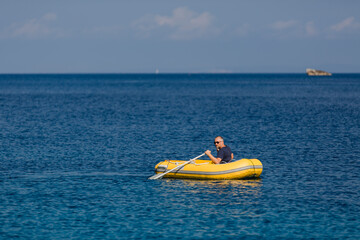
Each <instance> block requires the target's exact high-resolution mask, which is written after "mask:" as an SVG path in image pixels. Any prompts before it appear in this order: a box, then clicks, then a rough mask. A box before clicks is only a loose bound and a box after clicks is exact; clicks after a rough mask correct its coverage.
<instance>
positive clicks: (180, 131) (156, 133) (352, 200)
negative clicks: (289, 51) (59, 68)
mask: <svg viewBox="0 0 360 240" xmlns="http://www.w3.org/2000/svg"><path fill="white" fill-rule="evenodd" d="M218 135H221V136H223V137H224V139H225V143H226V144H227V145H229V146H230V147H231V148H232V150H233V152H234V155H235V159H241V158H258V159H260V160H261V161H262V163H263V166H264V170H263V174H262V175H261V178H260V179H254V180H236V181H235V180H231V181H230V180H227V181H225V180H218V181H199V180H176V179H174V180H169V179H162V180H148V177H150V176H152V175H153V174H154V172H153V171H154V166H155V164H156V163H158V162H159V161H162V160H164V159H184V160H188V159H190V158H193V157H195V156H198V155H200V154H201V153H203V152H204V151H205V150H207V149H210V150H211V151H215V148H214V146H213V144H212V143H213V139H214V137H216V136H218ZM0 139H1V141H0V163H1V165H0V238H1V239H259V238H260V239H339V238H344V239H360V193H359V192H360V176H359V174H360V173H359V170H360V74H334V75H333V76H331V77H307V76H306V75H305V74H157V75H155V74H98V75H96V74H78V75H76V74H75V75H71V74H68V75H56V74H54V75H48V74H40V75H0Z"/></svg>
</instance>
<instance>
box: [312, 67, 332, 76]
mask: <svg viewBox="0 0 360 240" xmlns="http://www.w3.org/2000/svg"><path fill="white" fill-rule="evenodd" d="M306 73H307V75H308V76H331V73H328V72H325V71H321V70H315V69H311V68H307V69H306Z"/></svg>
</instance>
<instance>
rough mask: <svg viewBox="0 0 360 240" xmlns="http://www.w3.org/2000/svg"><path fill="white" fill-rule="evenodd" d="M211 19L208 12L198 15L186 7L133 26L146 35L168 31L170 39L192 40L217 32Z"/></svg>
mask: <svg viewBox="0 0 360 240" xmlns="http://www.w3.org/2000/svg"><path fill="white" fill-rule="evenodd" d="M213 19H214V18H213V16H212V15H211V14H210V13H208V12H203V13H200V14H199V13H196V12H194V11H192V10H190V9H188V8H186V7H179V8H176V9H175V10H174V11H173V12H172V15H171V16H162V15H155V16H146V17H144V18H142V19H140V20H138V21H136V22H135V24H134V25H135V26H136V28H137V29H138V30H141V31H144V32H146V33H147V34H148V35H149V34H150V32H151V31H154V30H157V29H168V30H170V32H171V33H170V38H172V39H177V40H179V39H194V38H199V37H202V36H204V35H207V34H217V33H218V32H219V30H218V29H216V28H215V27H214V26H213Z"/></svg>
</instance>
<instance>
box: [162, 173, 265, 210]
mask: <svg viewBox="0 0 360 240" xmlns="http://www.w3.org/2000/svg"><path fill="white" fill-rule="evenodd" d="M262 187H263V183H262V179H261V178H258V179H251V180H188V179H186V180H179V179H177V180H174V179H164V180H162V183H161V188H162V189H167V190H166V191H167V193H169V194H170V192H173V191H181V192H182V195H183V196H189V197H195V198H204V199H207V200H213V201H209V202H208V204H210V205H217V204H231V205H233V204H244V200H247V199H251V200H252V202H253V203H254V202H255V201H256V200H257V199H258V198H260V197H261V195H262ZM219 199H221V201H219ZM199 201H201V199H199Z"/></svg>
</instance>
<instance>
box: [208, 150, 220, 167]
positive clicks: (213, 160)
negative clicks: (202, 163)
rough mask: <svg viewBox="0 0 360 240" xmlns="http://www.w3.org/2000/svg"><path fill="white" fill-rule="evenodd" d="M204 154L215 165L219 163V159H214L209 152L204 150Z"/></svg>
mask: <svg viewBox="0 0 360 240" xmlns="http://www.w3.org/2000/svg"><path fill="white" fill-rule="evenodd" d="M205 154H206V155H207V156H208V157H209V158H210V159H211V161H212V162H213V163H215V164H219V163H220V162H221V158H216V157H214V156H213V155H212V154H211V151H210V150H206V152H205Z"/></svg>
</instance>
